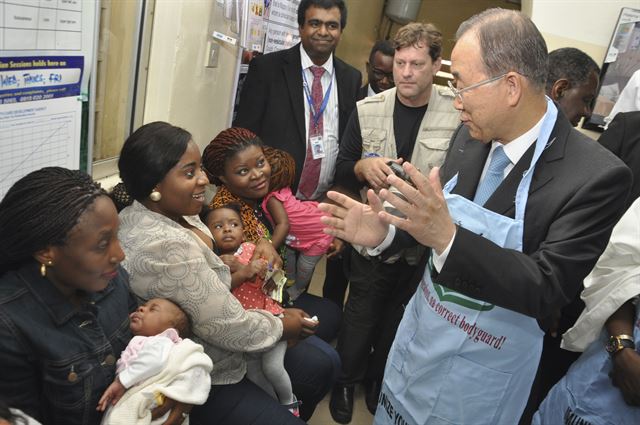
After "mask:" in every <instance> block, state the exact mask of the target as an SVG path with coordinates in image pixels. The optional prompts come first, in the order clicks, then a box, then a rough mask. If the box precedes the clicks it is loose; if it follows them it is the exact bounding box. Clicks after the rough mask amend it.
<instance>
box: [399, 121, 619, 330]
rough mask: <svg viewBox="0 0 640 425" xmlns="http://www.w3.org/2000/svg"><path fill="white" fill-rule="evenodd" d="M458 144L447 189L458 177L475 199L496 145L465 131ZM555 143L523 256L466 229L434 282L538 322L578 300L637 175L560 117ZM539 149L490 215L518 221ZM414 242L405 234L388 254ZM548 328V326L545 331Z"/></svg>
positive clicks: (506, 185) (497, 195) (534, 200)
mask: <svg viewBox="0 0 640 425" xmlns="http://www.w3.org/2000/svg"><path fill="white" fill-rule="evenodd" d="M452 140H453V142H452V143H451V145H450V148H449V153H448V155H447V159H446V161H445V163H444V165H443V167H442V169H441V179H442V182H443V184H444V182H446V181H448V180H449V179H450V178H451V177H453V176H454V175H455V174H456V173H458V172H459V176H458V184H457V185H456V187H455V189H454V191H453V192H454V193H456V194H458V195H461V196H464V197H465V198H468V199H473V196H474V194H475V191H476V187H477V185H478V181H479V179H480V175H481V174H482V169H483V167H484V163H485V161H486V158H487V156H488V154H489V148H490V145H488V144H483V143H481V142H479V141H477V140H473V139H472V138H471V137H470V135H469V132H468V130H467V129H466V128H465V127H464V126H461V127H460V128H459V129H458V130H457V131H456V133H455V134H454V135H453V139H452ZM549 140H551V141H553V142H552V143H550V144H549V145H548V146H547V148H546V149H545V151H544V152H543V154H542V157H541V158H540V160H539V161H538V164H537V165H536V169H535V172H534V176H533V180H532V182H531V187H530V189H529V199H528V202H527V207H526V212H525V223H524V240H523V252H517V251H514V250H509V249H504V248H501V247H499V246H498V245H496V244H494V243H493V242H491V241H489V240H487V239H485V238H483V237H482V236H479V235H476V234H474V233H472V232H470V231H468V230H466V229H463V228H460V227H459V228H458V230H457V233H456V236H455V238H454V241H453V244H452V247H451V250H450V251H449V255H448V257H447V261H446V263H445V265H444V267H443V268H442V270H441V272H440V273H439V274H435V273H433V278H434V281H435V282H437V283H439V284H442V285H444V286H446V287H448V288H450V289H453V290H456V291H458V292H461V293H463V294H466V295H468V296H471V297H474V298H476V299H480V300H484V301H487V302H490V303H492V304H495V305H498V306H501V307H504V308H507V309H510V310H513V311H517V312H519V313H522V314H525V315H527V316H531V317H534V318H537V319H539V320H542V319H547V318H549V316H550V315H551V314H552V313H554V312H556V311H558V310H559V309H560V308H562V307H563V306H564V305H566V304H568V303H569V302H570V301H571V300H572V299H573V298H574V297H575V296H576V295H577V293H578V291H579V289H580V287H581V285H582V280H583V279H584V277H585V276H586V275H587V274H588V273H589V272H590V271H591V269H592V268H593V266H594V265H595V262H596V260H597V259H598V257H599V256H600V254H601V253H602V251H603V250H604V248H605V246H606V244H607V242H608V240H609V236H610V234H611V230H612V227H613V226H614V225H615V223H616V222H617V221H618V219H619V218H620V216H621V215H622V212H623V208H624V205H625V201H626V197H627V193H628V191H629V187H630V184H631V171H630V170H629V168H628V167H626V166H625V165H624V164H623V163H622V162H621V161H620V160H619V159H618V158H616V157H615V156H614V155H612V154H611V153H610V152H608V151H607V150H606V149H604V148H602V147H601V146H600V145H599V144H598V143H597V142H595V141H593V140H591V139H590V138H588V137H587V136H585V135H583V134H581V133H579V132H578V131H576V130H575V129H574V128H573V127H572V126H571V123H570V122H569V121H568V120H567V119H566V118H565V117H564V116H562V115H561V114H559V116H558V119H557V121H556V124H555V126H554V128H553V131H552V133H551V137H550V139H549ZM533 149H534V146H532V147H531V148H530V149H529V150H528V151H527V153H526V154H525V155H524V156H523V157H522V158H521V160H520V161H519V162H518V163H517V164H516V165H515V167H514V169H513V170H512V171H511V172H510V173H509V175H508V176H507V178H506V179H505V180H504V181H503V182H502V184H501V185H500V186H499V187H498V188H497V189H496V191H495V192H494V194H493V195H492V196H491V198H489V200H488V201H487V203H486V204H485V207H486V208H488V209H490V210H492V211H495V212H497V213H500V214H502V215H505V216H509V217H513V216H514V214H515V201H514V199H515V192H516V189H517V186H518V183H519V182H520V179H521V178H522V173H523V172H524V170H525V169H526V168H527V167H528V164H529V162H530V160H531V157H532V155H533ZM410 241H411V238H410V237H408V234H407V233H405V232H402V231H399V232H398V234H397V236H396V238H395V239H394V242H393V244H392V246H391V247H389V248H388V250H387V251H389V252H390V253H391V252H393V251H395V250H397V249H398V248H401V247H402V246H407V244H409V243H410ZM423 262H424V263H425V264H426V258H425V259H423ZM423 271H424V268H422V269H421V270H420V272H419V273H418V274H419V276H416V277H415V278H416V279H419V278H420V277H421V275H422V272H423ZM547 324H548V323H545V322H543V323H541V326H542V327H543V329H544V328H545V327H546V326H545V325H547Z"/></svg>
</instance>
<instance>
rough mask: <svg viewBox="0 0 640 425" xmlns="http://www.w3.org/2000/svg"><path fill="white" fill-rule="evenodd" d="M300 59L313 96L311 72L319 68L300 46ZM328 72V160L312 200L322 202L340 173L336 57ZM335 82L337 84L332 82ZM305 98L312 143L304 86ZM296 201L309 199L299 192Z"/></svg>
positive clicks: (325, 129) (323, 80)
mask: <svg viewBox="0 0 640 425" xmlns="http://www.w3.org/2000/svg"><path fill="white" fill-rule="evenodd" d="M300 59H301V62H302V69H303V72H304V78H303V84H304V81H305V80H306V82H307V84H308V85H309V93H311V84H313V74H312V73H311V70H310V69H309V68H311V66H313V65H315V64H314V63H313V62H312V61H311V58H310V57H309V55H308V54H307V52H306V51H305V50H304V48H303V47H302V44H300ZM322 67H323V68H324V69H325V73H324V74H322V78H321V80H320V81H321V83H322V93H323V95H326V93H327V89H328V88H329V85H330V84H331V93H330V94H329V101H328V103H327V107H326V108H325V110H324V112H323V113H322V126H323V132H322V140H323V143H324V153H325V155H324V158H322V165H321V166H320V180H319V181H318V187H317V188H316V190H315V192H313V195H311V199H319V198H321V197H323V196H324V194H325V193H326V192H327V190H329V188H330V187H331V185H332V184H333V176H334V174H335V171H336V159H337V158H338V137H339V132H340V129H339V127H338V119H339V111H338V83H337V81H336V76H335V68H334V66H333V54H332V55H331V56H329V59H328V60H327V61H326V62H325V63H324V64H323V65H322ZM331 80H333V83H331ZM302 91H303V93H302V95H303V98H304V127H305V135H306V137H307V143H309V115H310V114H311V112H310V108H309V102H308V100H307V95H306V93H304V87H302ZM296 198H298V199H302V200H304V199H306V198H305V196H304V195H303V194H302V193H300V191H298V193H296Z"/></svg>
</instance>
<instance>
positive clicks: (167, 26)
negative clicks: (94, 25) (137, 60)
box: [144, 0, 237, 148]
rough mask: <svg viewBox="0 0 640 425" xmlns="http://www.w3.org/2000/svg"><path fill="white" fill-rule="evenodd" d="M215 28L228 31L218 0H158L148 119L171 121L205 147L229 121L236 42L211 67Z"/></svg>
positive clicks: (227, 46)
mask: <svg viewBox="0 0 640 425" xmlns="http://www.w3.org/2000/svg"><path fill="white" fill-rule="evenodd" d="M213 29H216V30H217V31H220V32H224V33H229V31H228V27H227V26H226V24H225V23H224V22H223V21H222V12H221V7H220V6H219V5H218V3H217V2H216V1H214V0H182V1H175V0H156V6H155V17H154V23H153V33H152V38H151V57H150V61H149V76H148V80H147V92H146V103H145V113H144V122H145V123H148V122H151V121H157V120H161V121H167V122H170V123H171V124H174V125H177V126H180V127H183V128H185V129H186V130H188V131H190V132H191V133H192V134H193V138H194V141H195V142H196V143H197V144H198V145H199V146H200V147H201V148H203V147H204V146H206V145H207V144H208V143H209V141H210V140H211V139H213V137H214V136H215V135H216V134H218V132H220V131H221V130H223V129H225V128H226V127H227V120H228V117H229V110H230V99H231V95H232V93H231V92H232V89H233V82H234V75H235V66H236V56H237V48H236V47H233V46H230V45H228V44H225V45H222V46H221V48H220V57H219V59H218V67H217V68H206V67H205V58H206V55H207V41H209V40H212V38H211V33H212V32H213Z"/></svg>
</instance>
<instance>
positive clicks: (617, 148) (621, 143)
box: [598, 111, 640, 208]
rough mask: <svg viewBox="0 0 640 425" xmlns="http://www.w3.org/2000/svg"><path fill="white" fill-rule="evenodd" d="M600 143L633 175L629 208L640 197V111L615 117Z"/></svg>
mask: <svg viewBox="0 0 640 425" xmlns="http://www.w3.org/2000/svg"><path fill="white" fill-rule="evenodd" d="M598 142H600V144H602V146H604V147H605V148H607V149H609V150H610V151H611V152H613V154H614V155H616V156H617V157H618V158H620V159H621V160H622V161H623V162H624V163H625V164H627V166H628V167H629V168H631V172H632V173H633V185H632V186H631V193H629V198H628V199H627V208H629V207H630V206H631V204H632V203H633V201H635V200H636V199H637V198H638V196H640V111H634V112H621V113H619V114H617V115H616V116H615V118H614V119H613V121H611V123H610V124H609V127H608V128H607V130H606V131H605V132H604V133H602V135H601V136H600V138H599V139H598Z"/></svg>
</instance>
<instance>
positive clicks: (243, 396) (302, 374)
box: [190, 336, 340, 425]
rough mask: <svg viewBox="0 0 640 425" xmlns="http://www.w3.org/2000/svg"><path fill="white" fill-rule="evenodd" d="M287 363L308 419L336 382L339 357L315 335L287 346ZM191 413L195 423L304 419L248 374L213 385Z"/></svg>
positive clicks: (247, 424)
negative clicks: (225, 382) (208, 393)
mask: <svg viewBox="0 0 640 425" xmlns="http://www.w3.org/2000/svg"><path fill="white" fill-rule="evenodd" d="M284 365H285V368H286V369H287V372H288V373H289V376H290V377H291V383H292V384H293V393H294V394H295V395H296V396H297V397H298V399H299V400H302V402H303V404H302V405H301V406H300V418H301V419H302V420H304V421H307V420H308V419H309V418H311V416H312V415H313V412H314V410H315V408H316V405H317V404H318V403H319V402H320V400H322V399H323V398H324V396H325V395H326V394H327V393H328V392H329V390H330V389H331V387H332V386H333V383H334V382H335V380H336V377H337V375H338V371H339V370H340V359H339V357H338V355H337V353H336V352H335V350H334V349H333V348H332V347H331V346H330V345H329V344H327V343H326V342H324V341H322V340H321V339H319V338H318V337H315V336H312V337H309V338H307V339H305V340H304V341H301V342H300V343H298V344H297V345H295V346H294V347H292V348H289V349H287V353H286V355H285V359H284ZM190 417H191V423H193V424H195V425H214V424H215V425H273V424H279V425H280V424H282V425H289V424H291V425H293V424H302V423H303V421H301V420H300V419H298V418H296V417H294V416H293V415H292V414H291V413H290V412H289V411H288V410H287V409H286V408H285V407H283V406H281V405H280V404H279V403H278V401H277V400H275V399H274V398H272V397H271V396H269V395H268V394H267V393H265V392H264V391H263V390H262V389H260V388H259V387H258V386H257V385H255V384H253V383H252V382H251V381H249V380H248V379H247V378H246V377H245V378H244V379H242V380H241V381H240V382H238V383H237V384H230V385H214V386H212V387H211V393H210V395H209V399H208V400H207V402H206V403H205V404H203V405H202V406H195V407H194V408H193V410H192V411H191V415H190Z"/></svg>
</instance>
